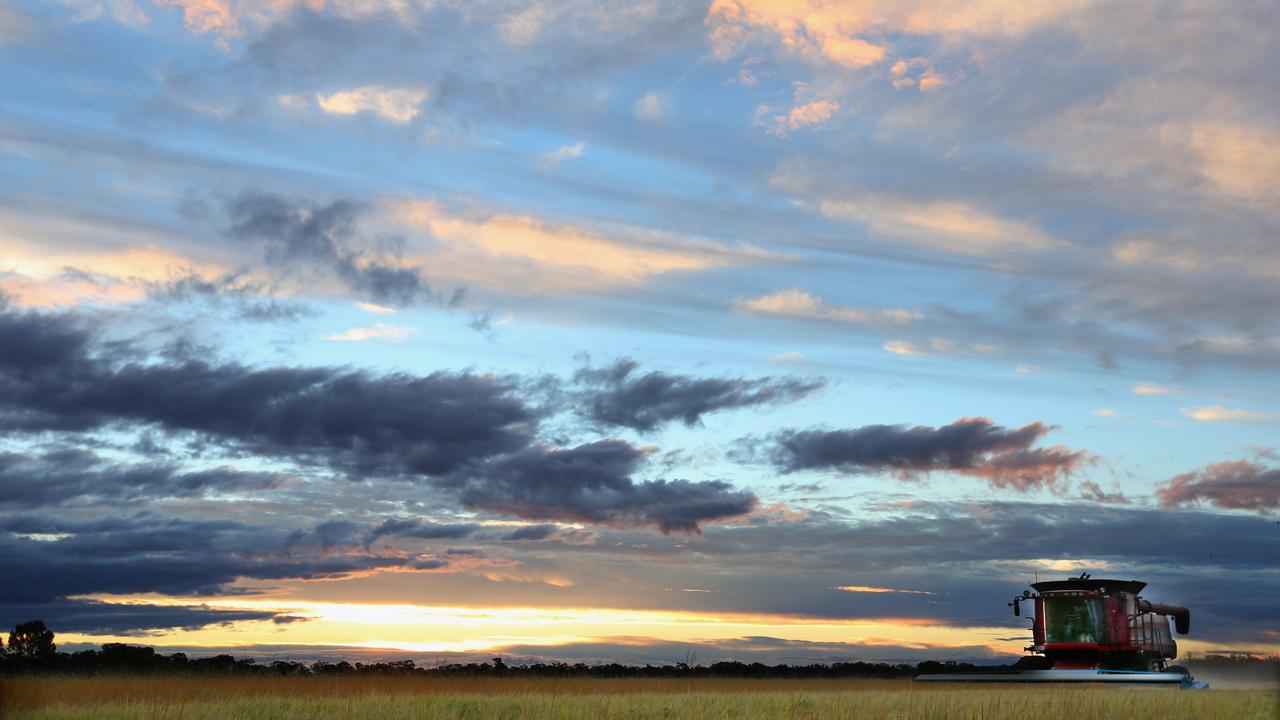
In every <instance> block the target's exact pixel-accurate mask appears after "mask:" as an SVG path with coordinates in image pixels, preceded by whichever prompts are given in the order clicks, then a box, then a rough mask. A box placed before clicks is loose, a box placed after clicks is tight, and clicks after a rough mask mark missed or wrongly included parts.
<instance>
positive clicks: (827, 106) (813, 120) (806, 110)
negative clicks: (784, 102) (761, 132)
mask: <svg viewBox="0 0 1280 720" xmlns="http://www.w3.org/2000/svg"><path fill="white" fill-rule="evenodd" d="M839 110H840V103H838V102H836V101H834V100H814V101H813V102H807V103H804V104H803V105H797V106H795V107H793V108H791V109H790V110H788V111H787V113H786V114H785V115H778V116H775V117H774V132H775V133H777V134H779V135H786V134H787V131H789V130H801V129H803V128H808V127H814V126H817V125H822V124H824V123H826V121H828V120H830V119H831V118H832V117H834V116H835V114H836V113H837V112H838V111H839Z"/></svg>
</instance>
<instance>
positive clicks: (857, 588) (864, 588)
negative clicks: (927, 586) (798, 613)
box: [831, 585, 938, 595]
mask: <svg viewBox="0 0 1280 720" xmlns="http://www.w3.org/2000/svg"><path fill="white" fill-rule="evenodd" d="M831 589H832V590H839V591H841V592H850V593H898V594H902V595H937V594H938V593H932V592H928V591H926V590H899V589H897V588H886V587H876V586H874V585H836V586H835V587H833V588H831Z"/></svg>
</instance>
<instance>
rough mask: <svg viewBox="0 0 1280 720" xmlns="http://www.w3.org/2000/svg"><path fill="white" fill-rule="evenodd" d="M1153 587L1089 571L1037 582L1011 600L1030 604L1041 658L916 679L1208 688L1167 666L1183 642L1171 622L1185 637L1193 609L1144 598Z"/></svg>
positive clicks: (1016, 607) (1016, 610) (1017, 609)
mask: <svg viewBox="0 0 1280 720" xmlns="http://www.w3.org/2000/svg"><path fill="white" fill-rule="evenodd" d="M1146 586H1147V584H1146V583H1144V582H1139V581H1137V580H1094V579H1092V578H1090V577H1089V574H1088V573H1083V574H1081V575H1080V577H1078V578H1072V579H1070V580H1046V581H1044V582H1036V583H1032V584H1031V587H1033V588H1035V591H1036V593H1038V594H1033V593H1032V592H1031V591H1030V590H1024V591H1023V593H1022V594H1021V595H1019V596H1018V597H1015V598H1014V599H1013V602H1011V603H1009V605H1010V607H1012V608H1013V614H1014V615H1021V614H1022V609H1023V603H1027V604H1030V605H1031V632H1032V637H1033V643H1034V644H1033V645H1032V646H1031V647H1028V648H1026V649H1027V651H1029V652H1032V653H1037V654H1038V656H1032V657H1027V658H1023V659H1022V660H1021V661H1019V662H1018V666H1025V669H1013V670H1007V669H1002V670H998V671H992V672H968V673H939V674H933V675H917V676H916V678H915V679H916V680H920V681H923V682H1001V683H1008V682H1014V683H1116V684H1129V685H1131V684H1142V685H1164V686H1173V687H1183V688H1206V687H1208V685H1206V684H1205V683H1199V682H1196V681H1195V680H1194V679H1193V678H1192V677H1191V673H1189V672H1187V670H1186V668H1183V667H1179V666H1172V667H1167V666H1166V661H1167V660H1170V659H1172V658H1175V657H1177V655H1178V645H1177V643H1175V642H1174V641H1173V635H1172V634H1171V633H1170V632H1169V619H1170V618H1172V619H1173V622H1174V625H1175V626H1176V627H1177V629H1178V634H1179V635H1185V634H1187V633H1188V632H1190V631H1191V611H1190V610H1187V609H1186V608H1184V607H1178V606H1176V605H1160V604H1158V603H1153V602H1148V601H1146V600H1143V599H1142V598H1141V597H1139V596H1138V593H1140V592H1142V589H1143V588H1145V587H1146Z"/></svg>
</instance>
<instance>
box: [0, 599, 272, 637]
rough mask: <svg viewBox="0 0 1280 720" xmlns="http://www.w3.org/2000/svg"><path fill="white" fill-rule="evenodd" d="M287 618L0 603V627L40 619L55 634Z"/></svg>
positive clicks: (190, 608) (78, 603)
mask: <svg viewBox="0 0 1280 720" xmlns="http://www.w3.org/2000/svg"><path fill="white" fill-rule="evenodd" d="M286 617H288V616H287V615H285V614H283V613H280V612H276V611H271V610H225V609H213V608H210V607H206V606H203V605H148V604H142V603H127V604H126V603H104V602H96V601H93V600H53V601H45V602H39V603H0V627H6V628H7V627H12V626H14V625H17V624H18V623H20V622H23V621H25V620H30V619H31V618H40V619H41V620H43V621H44V623H45V625H46V626H48V627H49V628H52V629H53V630H54V631H56V632H59V633H88V634H93V635H147V634H153V633H154V632H155V631H157V630H171V629H179V628H180V629H183V630H195V629H199V628H204V627H209V626H210V625H227V624H230V623H237V622H252V621H259V620H273V621H277V622H279V621H282V620H283V619H284V618H286Z"/></svg>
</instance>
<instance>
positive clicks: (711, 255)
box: [392, 200, 777, 292]
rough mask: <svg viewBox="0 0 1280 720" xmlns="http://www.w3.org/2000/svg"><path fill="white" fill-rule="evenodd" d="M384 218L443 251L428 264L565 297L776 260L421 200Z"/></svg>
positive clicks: (663, 236) (643, 233) (692, 241)
mask: <svg viewBox="0 0 1280 720" xmlns="http://www.w3.org/2000/svg"><path fill="white" fill-rule="evenodd" d="M392 213H393V215H395V216H396V217H397V218H398V219H399V220H400V221H401V222H403V223H404V224H405V225H407V226H409V227H413V228H418V229H421V230H426V231H427V232H429V233H430V234H431V235H432V236H433V237H434V238H436V239H437V240H439V241H441V242H442V243H443V244H444V245H445V246H446V250H445V251H444V252H440V253H435V254H433V255H430V256H429V257H430V263H431V265H432V267H434V268H437V269H438V271H440V272H449V273H451V274H452V275H453V276H454V277H458V278H460V279H463V280H466V281H468V282H471V283H475V284H478V285H482V286H485V287H492V288H495V289H500V290H511V289H512V288H518V289H524V290H529V291H544V292H548V291H549V292H567V291H574V290H587V289H606V288H612V287H616V286H620V285H621V286H634V285H643V284H645V283H647V282H649V281H650V280H652V279H654V278H656V277H658V276H661V275H665V274H668V273H690V272H699V271H706V270H712V269H716V268H722V267H729V266H733V265H740V264H745V263H748V262H753V261H762V260H765V259H770V258H773V259H776V258H777V256H774V255H771V254H769V253H763V252H761V251H759V250H757V249H755V248H753V247H751V246H746V245H739V246H735V247H725V246H722V245H718V244H716V243H712V242H709V241H706V240H701V239H697V238H686V237H680V236H673V235H671V234H668V233H662V232H657V231H652V230H646V229H642V228H637V227H630V226H624V227H622V228H618V229H617V231H615V232H607V231H600V230H594V229H589V228H584V227H577V226H573V225H566V224H562V223H550V222H545V221H542V220H539V219H537V218H533V217H530V216H528V215H511V214H506V213H489V214H487V215H484V216H481V217H476V218H472V217H464V216H460V215H455V214H450V213H448V212H446V211H445V209H444V208H443V207H441V206H440V205H439V204H438V203H436V202H433V201H429V200H414V201H405V202H401V203H396V204H395V205H394V206H393V208H392Z"/></svg>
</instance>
